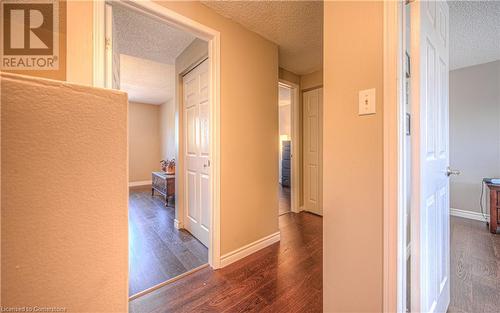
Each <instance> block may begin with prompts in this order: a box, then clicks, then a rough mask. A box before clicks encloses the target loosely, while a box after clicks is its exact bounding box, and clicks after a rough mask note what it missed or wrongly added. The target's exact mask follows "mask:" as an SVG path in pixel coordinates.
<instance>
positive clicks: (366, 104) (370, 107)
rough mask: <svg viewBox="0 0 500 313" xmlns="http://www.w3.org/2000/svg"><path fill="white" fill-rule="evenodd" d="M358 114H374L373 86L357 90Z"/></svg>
mask: <svg viewBox="0 0 500 313" xmlns="http://www.w3.org/2000/svg"><path fill="white" fill-rule="evenodd" d="M358 114H359V115H369V114H375V88H372V89H366V90H361V91H360V92H359V113H358Z"/></svg>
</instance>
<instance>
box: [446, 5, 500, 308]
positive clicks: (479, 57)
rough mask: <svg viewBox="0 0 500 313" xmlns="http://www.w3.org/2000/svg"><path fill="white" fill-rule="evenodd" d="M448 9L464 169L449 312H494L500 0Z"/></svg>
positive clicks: (455, 196)
mask: <svg viewBox="0 0 500 313" xmlns="http://www.w3.org/2000/svg"><path fill="white" fill-rule="evenodd" d="M449 8H450V75H449V105H450V113H449V114H450V116H449V119H450V120H449V123H450V166H451V167H452V168H453V169H454V170H458V171H460V175H451V177H450V178H451V179H450V214H451V215H452V217H451V222H450V224H451V274H452V276H451V301H450V308H449V312H488V311H490V312H494V311H498V308H499V304H498V299H497V298H498V297H497V296H496V295H498V294H500V285H499V284H498V271H499V266H498V264H499V263H498V260H499V258H498V257H499V251H500V241H499V240H498V239H499V238H498V236H499V235H498V234H499V233H500V228H498V225H499V224H498V214H497V213H498V212H497V210H498V209H499V208H500V207H499V206H498V205H499V204H500V201H498V196H497V195H499V194H500V180H498V178H500V92H499V90H500V88H499V86H500V45H499V44H498V43H499V42H500V32H499V31H498V30H499V29H500V19H499V18H498V17H499V16H500V2H498V1H492V2H485V1H481V2H469V1H467V2H459V1H452V2H450V3H449ZM471 25H474V27H471ZM495 178H496V179H497V180H496V181H494V180H493V181H492V180H491V179H495ZM488 179H489V180H488Z"/></svg>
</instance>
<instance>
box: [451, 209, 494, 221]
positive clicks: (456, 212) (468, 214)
mask: <svg viewBox="0 0 500 313" xmlns="http://www.w3.org/2000/svg"><path fill="white" fill-rule="evenodd" d="M450 215H452V216H458V217H463V218H468V219H471V220H476V221H481V222H485V219H484V217H483V214H481V213H478V212H472V211H466V210H460V209H453V208H450ZM485 216H486V220H487V221H489V220H490V215H489V214H485Z"/></svg>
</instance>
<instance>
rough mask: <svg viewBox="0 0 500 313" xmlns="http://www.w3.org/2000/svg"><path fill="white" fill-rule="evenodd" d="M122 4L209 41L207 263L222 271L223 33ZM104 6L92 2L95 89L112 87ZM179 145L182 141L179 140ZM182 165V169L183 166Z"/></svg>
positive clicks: (148, 6)
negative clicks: (107, 53)
mask: <svg viewBox="0 0 500 313" xmlns="http://www.w3.org/2000/svg"><path fill="white" fill-rule="evenodd" d="M119 1H120V3H121V4H123V5H125V6H127V7H129V8H131V9H135V10H139V11H141V12H143V13H146V14H149V15H151V16H152V17H154V18H157V19H160V20H161V21H162V22H164V23H166V24H168V25H170V26H173V27H176V28H178V29H181V30H184V31H187V32H189V33H191V34H193V35H195V36H196V37H198V38H200V39H203V40H206V41H207V42H208V57H209V59H208V60H209V68H210V153H211V160H210V163H211V165H210V171H211V172H210V190H211V201H212V203H211V214H210V231H211V234H210V240H209V246H208V263H209V265H210V266H211V267H212V268H214V269H217V268H220V267H221V263H220V33H219V32H218V31H216V30H214V29H212V28H209V27H207V26H205V25H203V24H201V23H198V22H196V21H194V20H192V19H190V18H187V17H185V16H183V15H181V14H179V13H177V12H174V11H172V10H170V9H168V8H166V7H164V6H162V5H160V4H157V3H155V2H153V1H150V0H119ZM105 3H106V2H105V1H94V3H93V7H94V28H93V33H94V36H93V37H94V43H93V49H94V50H93V52H94V53H93V58H94V62H93V64H94V68H93V75H94V86H95V87H106V86H107V85H108V84H109V83H108V82H107V81H106V80H107V77H108V76H107V75H106V64H105V63H106V62H105V60H106V43H105V31H106V27H105V25H106V20H105ZM177 140H179V138H178V139H177ZM178 142H181V141H180V140H179V141H178ZM176 150H177V151H176V155H178V156H179V155H180V153H179V144H177V145H176ZM179 161H181V159H180V158H178V162H179ZM181 162H182V161H181ZM179 165H180V167H181V168H182V164H179ZM127 167H128V164H127ZM180 176H181V175H177V180H178V182H177V184H181V183H182V182H180V181H179V178H181V177H180ZM179 210H182V208H179ZM180 212H182V211H180Z"/></svg>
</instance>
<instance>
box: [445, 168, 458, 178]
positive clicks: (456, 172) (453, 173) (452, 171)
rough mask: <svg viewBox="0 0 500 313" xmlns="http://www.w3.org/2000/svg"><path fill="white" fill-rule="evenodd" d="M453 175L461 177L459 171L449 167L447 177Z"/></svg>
mask: <svg viewBox="0 0 500 313" xmlns="http://www.w3.org/2000/svg"><path fill="white" fill-rule="evenodd" d="M451 175H460V171H459V170H453V169H451V168H450V167H449V166H448V167H447V168H446V176H448V177H449V176H451Z"/></svg>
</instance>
